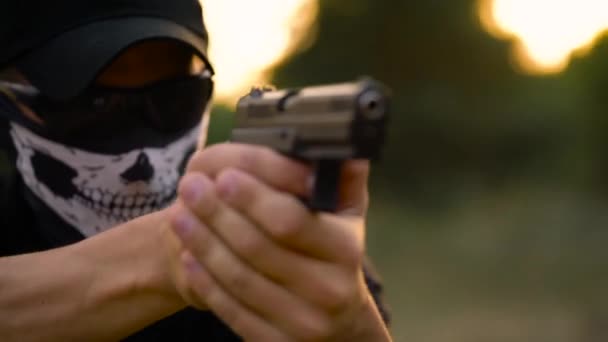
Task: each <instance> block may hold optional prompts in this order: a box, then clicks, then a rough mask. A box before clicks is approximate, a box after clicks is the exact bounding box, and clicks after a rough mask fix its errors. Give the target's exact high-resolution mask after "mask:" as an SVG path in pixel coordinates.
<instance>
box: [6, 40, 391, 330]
mask: <svg viewBox="0 0 608 342" xmlns="http://www.w3.org/2000/svg"><path fill="white" fill-rule="evenodd" d="M201 67H204V66H203V65H202V63H201V62H200V60H199V61H198V62H197V61H196V58H194V57H193V56H192V55H191V54H190V53H189V52H187V51H185V50H184V49H182V48H180V47H179V46H177V45H175V44H174V43H171V42H160V41H158V42H148V43H144V44H141V45H138V46H135V47H133V48H131V50H129V51H128V52H127V53H126V54H124V55H123V56H121V57H120V58H119V59H117V60H116V61H115V62H114V63H113V64H112V65H111V66H110V67H109V68H108V69H107V70H106V71H105V72H103V73H102V74H101V75H100V77H99V79H98V80H97V82H99V83H101V84H104V85H112V86H122V87H136V86H140V85H144V84H147V83H149V82H154V81H157V80H161V79H165V78H170V77H174V76H178V75H182V74H185V73H189V72H193V71H197V70H196V68H199V70H200V68H201ZM193 68H194V69H193ZM30 115H31V117H32V119H33V120H35V119H36V118H37V116H36V115H35V113H32V112H30ZM206 117H208V115H207V116H206ZM38 120H39V119H38ZM204 124H205V125H206V123H204ZM204 140H205V139H204V135H203V137H202V138H201V144H202V142H204ZM368 172H369V166H368V164H367V163H366V162H360V161H353V162H349V163H347V165H346V166H345V168H344V170H343V177H342V184H340V192H341V206H340V210H339V212H338V213H336V214H318V213H312V212H310V211H308V210H307V209H306V208H305V207H304V206H303V205H302V204H301V203H300V202H299V201H298V200H297V197H296V196H307V195H308V193H309V187H310V182H311V177H312V170H311V169H310V168H309V167H307V166H305V165H302V164H300V163H296V162H294V161H292V160H290V159H288V158H285V157H283V156H281V155H278V154H276V153H274V152H273V151H270V150H268V149H264V148H260V147H254V146H246V145H238V144H221V145H216V146H213V147H209V148H206V149H201V150H200V151H198V152H197V153H195V155H194V156H193V158H192V160H191V161H190V163H189V166H188V168H187V173H186V175H185V176H184V178H183V179H182V181H181V182H180V186H179V196H178V200H177V201H176V202H175V203H174V204H173V205H172V206H170V207H169V208H167V209H165V210H162V211H159V212H156V213H153V214H149V215H145V216H142V217H140V218H138V219H135V220H133V221H130V222H127V223H125V224H122V225H120V226H118V227H115V228H113V229H110V230H109V231H107V232H104V233H101V234H98V235H97V236H94V237H92V238H89V239H86V240H84V241H82V242H80V243H76V244H74V245H71V246H68V247H64V248H59V249H55V250H51V251H46V252H39V253H33V254H28V255H20V256H13V257H5V258H0V339H1V340H2V341H38V340H46V341H55V340H56V341H64V340H88V341H93V340H95V341H96V340H100V341H101V340H117V339H121V338H124V337H126V336H128V335H130V334H131V333H133V332H135V331H138V330H140V329H142V328H143V327H145V326H147V325H149V324H150V323H152V322H154V321H156V320H158V319H161V318H163V317H166V316H168V315H170V314H172V313H174V312H176V311H178V310H180V309H182V308H184V307H185V306H187V305H193V306H196V307H198V308H200V309H210V310H212V311H214V312H215V313H216V314H217V315H218V316H219V317H220V318H221V319H223V320H224V321H225V322H226V323H227V324H228V325H229V326H230V327H231V328H232V329H234V330H235V331H236V332H237V333H238V334H239V335H241V336H243V337H244V338H245V340H250V341H320V340H329V341H334V340H335V341H389V340H390V336H389V334H388V332H387V330H386V327H385V326H384V323H383V322H382V319H381V318H380V315H379V313H378V311H377V309H376V307H375V305H374V304H373V300H372V299H371V296H370V294H369V292H368V290H367V288H366V286H365V283H364V281H363V276H362V259H363V255H364V249H365V248H364V247H365V243H364V236H365V213H366V209H367V200H368V197H367V188H366V183H367V175H368ZM277 213H280V214H277ZM133 236H137V237H138V238H137V239H133V238H132V237H133ZM159 251H160V252H159ZM162 251H164V253H163V252H162ZM24 284H27V285H24ZM41 303H42V305H41ZM286 313H288V314H286Z"/></svg>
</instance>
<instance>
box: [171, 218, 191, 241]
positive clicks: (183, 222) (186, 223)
mask: <svg viewBox="0 0 608 342" xmlns="http://www.w3.org/2000/svg"><path fill="white" fill-rule="evenodd" d="M194 224H195V223H194V219H193V218H192V217H191V216H190V215H188V214H186V213H180V214H178V215H177V216H176V217H175V218H174V219H173V226H174V227H175V231H176V233H177V235H179V236H180V237H181V238H186V237H188V236H189V235H190V233H191V232H192V231H193V230H194Z"/></svg>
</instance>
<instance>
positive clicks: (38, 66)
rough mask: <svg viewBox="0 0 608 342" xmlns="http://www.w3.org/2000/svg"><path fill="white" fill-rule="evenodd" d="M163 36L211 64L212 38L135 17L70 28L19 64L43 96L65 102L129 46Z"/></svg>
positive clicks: (171, 24) (25, 57) (168, 22)
mask: <svg viewBox="0 0 608 342" xmlns="http://www.w3.org/2000/svg"><path fill="white" fill-rule="evenodd" d="M157 38H159V39H161V38H163V39H164V38H166V39H173V40H176V41H179V42H182V43H185V44H188V45H190V46H191V47H192V48H193V49H194V52H195V53H196V54H197V55H198V56H199V57H201V58H202V59H203V60H204V61H205V63H206V64H207V65H209V61H208V59H207V39H206V37H204V36H201V35H199V34H196V33H195V32H194V31H191V30H190V29H188V28H186V27H184V26H181V25H179V24H177V23H175V22H172V21H170V20H166V19H160V18H148V17H138V18H133V17H130V18H117V19H111V20H104V21H98V22H94V23H91V24H88V25H85V26H82V27H79V28H77V29H74V30H72V31H68V32H65V33H63V34H61V35H59V36H57V37H55V38H53V39H52V40H50V41H48V42H47V43H45V44H44V45H42V46H40V47H37V48H35V49H34V50H32V51H31V52H29V53H28V54H26V55H24V56H23V58H20V60H19V62H18V63H17V66H18V67H19V69H20V70H21V71H22V72H23V73H24V74H25V76H26V77H27V78H28V80H29V81H30V82H31V83H32V84H34V85H35V86H36V87H37V88H38V89H39V90H40V91H41V92H42V93H43V94H45V95H46V96H48V97H50V98H52V99H56V100H64V99H69V98H71V97H73V96H76V95H78V94H79V93H80V92H81V91H82V90H84V89H85V88H86V87H87V86H88V85H89V84H90V83H91V82H92V81H93V80H94V79H95V78H96V77H97V75H98V74H99V72H100V71H101V70H102V69H103V68H104V67H106V66H107V65H108V64H109V63H110V62H111V61H112V60H114V58H115V57H117V56H118V55H119V54H120V53H121V52H122V51H123V50H124V49H126V48H128V47H129V46H131V45H133V44H135V43H137V42H141V41H144V40H149V39H157Z"/></svg>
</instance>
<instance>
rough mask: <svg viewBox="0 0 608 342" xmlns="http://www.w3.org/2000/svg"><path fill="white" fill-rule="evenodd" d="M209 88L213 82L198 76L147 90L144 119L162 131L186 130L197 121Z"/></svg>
mask: <svg viewBox="0 0 608 342" xmlns="http://www.w3.org/2000/svg"><path fill="white" fill-rule="evenodd" d="M212 89H213V81H211V79H209V78H204V77H199V76H192V77H189V78H186V79H183V80H179V81H173V82H171V83H164V84H159V85H158V86H156V87H152V88H149V92H148V94H147V101H146V102H147V110H146V114H147V118H148V120H150V122H151V124H152V125H154V127H156V128H157V129H159V130H162V131H169V132H172V131H177V130H183V129H186V128H190V127H192V126H194V125H195V124H196V123H198V122H199V121H200V120H201V117H202V115H203V111H204V110H205V107H206V106H207V103H208V102H209V99H210V97H211V92H212Z"/></svg>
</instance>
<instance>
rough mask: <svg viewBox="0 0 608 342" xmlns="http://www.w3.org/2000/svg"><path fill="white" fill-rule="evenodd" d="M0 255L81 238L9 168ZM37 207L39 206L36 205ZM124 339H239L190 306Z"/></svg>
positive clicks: (373, 287) (376, 288)
mask: <svg viewBox="0 0 608 342" xmlns="http://www.w3.org/2000/svg"><path fill="white" fill-rule="evenodd" d="M0 190H1V191H2V192H1V196H2V197H1V202H0V210H1V211H0V212H1V213H2V214H1V215H0V222H1V225H0V227H1V228H0V257H1V256H9V255H15V254H24V253H28V252H36V251H43V250H48V249H52V248H57V247H60V246H64V245H67V244H71V243H74V242H77V241H79V240H81V239H83V236H82V235H81V234H80V233H79V232H78V231H76V230H75V229H72V228H69V227H68V226H67V225H66V224H65V223H63V222H61V219H60V218H59V217H58V216H57V215H55V214H54V213H53V212H52V211H51V210H50V209H48V208H45V209H46V211H44V210H37V212H38V214H39V215H40V213H41V212H42V213H45V214H44V215H43V216H44V217H40V216H36V215H34V214H33V210H32V208H31V206H32V205H40V206H44V204H42V202H41V201H39V200H38V199H37V198H36V197H35V195H34V194H33V193H31V192H30V191H29V189H27V187H26V186H25V185H24V184H23V183H22V181H21V178H20V177H19V175H17V174H16V172H15V171H14V170H12V169H11V168H9V171H8V172H6V174H5V175H4V179H3V181H2V182H1V183H0ZM38 209H41V208H38ZM366 281H367V284H368V287H369V288H370V291H371V292H372V294H373V296H374V299H376V302H377V303H380V306H379V307H380V311H381V313H382V315H383V317H384V318H385V320H388V315H387V313H386V308H385V307H384V305H383V304H382V302H381V298H380V295H381V292H382V287H381V285H380V283H379V281H378V280H377V278H376V277H375V276H374V274H373V272H366ZM124 341H127V342H144V341H145V342H151V341H176V342H177V341H226V342H230V341H240V338H239V337H238V336H237V335H235V334H234V333H233V332H232V331H231V330H230V329H229V328H228V327H227V326H226V325H225V324H223V323H222V321H220V320H219V319H218V318H217V317H216V316H215V315H213V313H211V312H208V311H198V310H195V309H193V308H188V309H185V310H182V311H180V312H178V313H176V314H174V315H172V316H170V317H168V318H165V319H163V320H160V321H158V322H157V323H155V324H153V325H151V326H149V327H147V328H145V329H144V330H142V331H140V332H138V333H136V334H134V335H132V336H131V337H129V338H127V339H125V340H124Z"/></svg>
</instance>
